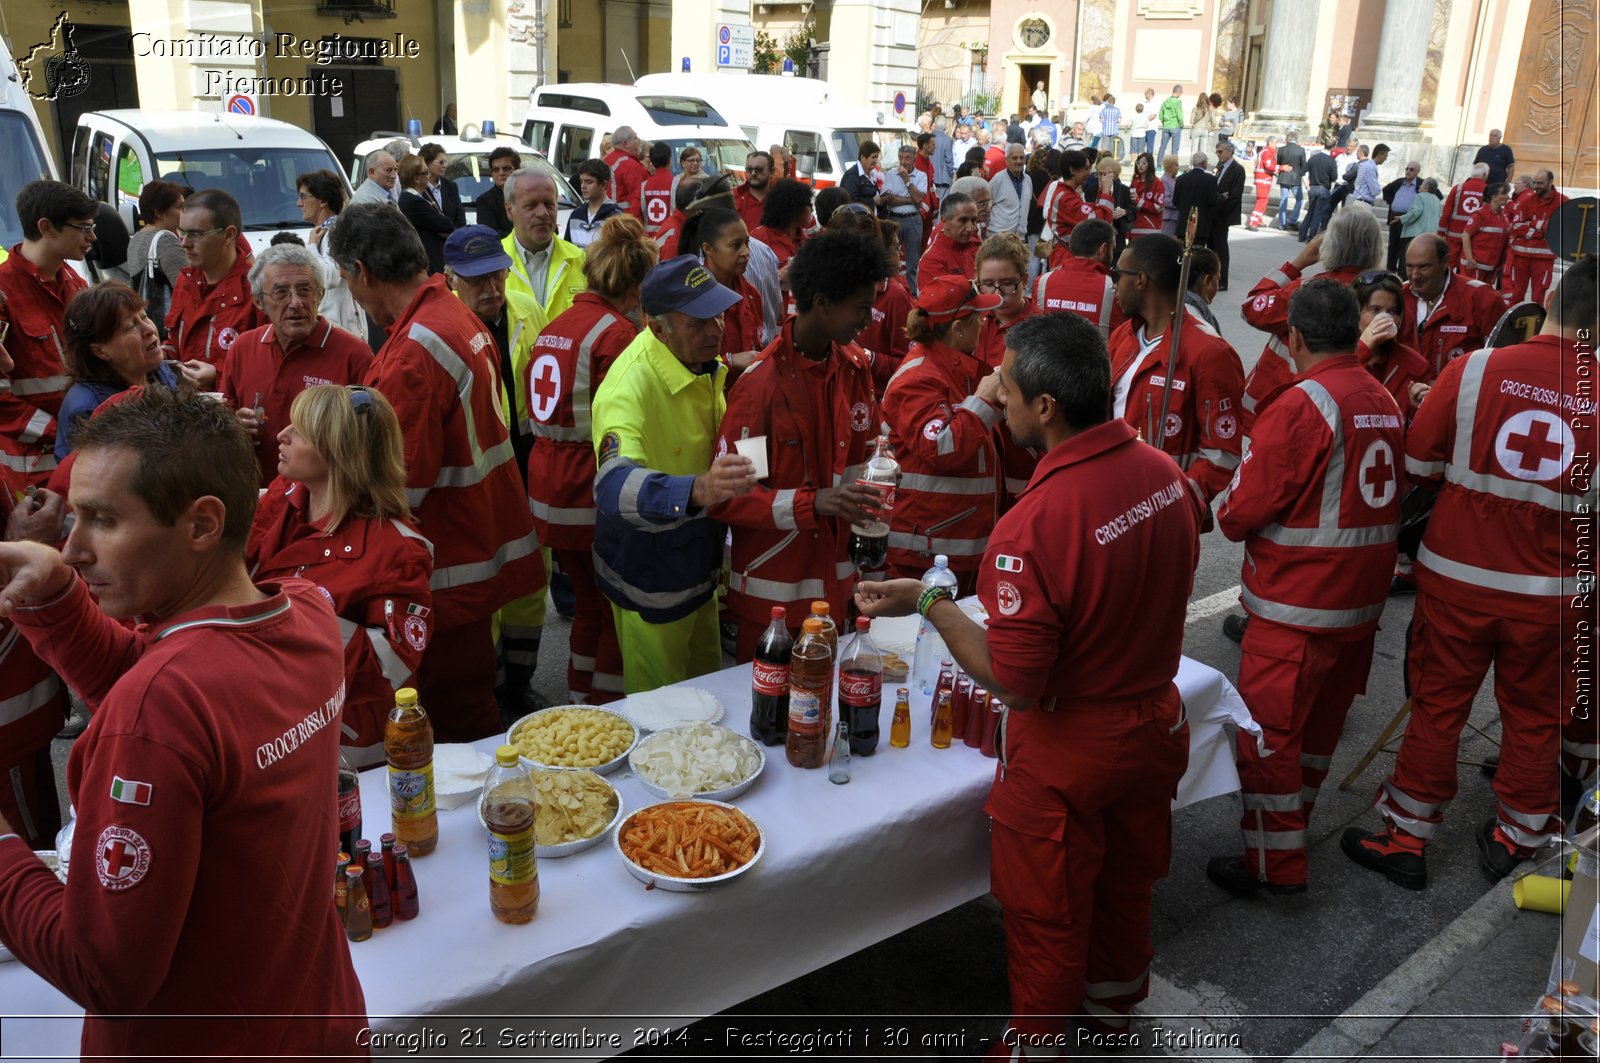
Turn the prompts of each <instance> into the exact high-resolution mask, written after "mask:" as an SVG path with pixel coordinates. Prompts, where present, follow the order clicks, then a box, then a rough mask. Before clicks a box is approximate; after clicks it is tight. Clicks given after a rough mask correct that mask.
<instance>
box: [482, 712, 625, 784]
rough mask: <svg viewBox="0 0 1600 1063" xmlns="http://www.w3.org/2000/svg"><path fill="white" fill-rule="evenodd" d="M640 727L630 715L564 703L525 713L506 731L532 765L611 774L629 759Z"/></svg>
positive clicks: (507, 739) (508, 740)
mask: <svg viewBox="0 0 1600 1063" xmlns="http://www.w3.org/2000/svg"><path fill="white" fill-rule="evenodd" d="M638 741H639V729H638V728H637V727H635V726H634V725H633V724H631V723H629V722H628V720H627V718H626V717H624V716H622V715H621V714H619V713H615V712H611V711H610V710H608V709H597V708H594V707H592V706H589V705H562V706H558V707H556V708H551V709H542V710H540V711H539V712H535V713H532V714H530V715H527V716H524V717H523V718H522V719H520V720H518V721H517V722H516V723H514V724H512V725H511V730H509V731H507V732H506V742H507V743H508V744H509V745H513V746H516V747H517V752H518V753H519V754H521V756H522V762H523V763H524V764H526V765H527V766H528V767H530V768H556V769H561V770H569V769H572V768H587V769H588V770H590V771H593V772H596V773H598V774H600V775H610V774H611V773H612V772H614V771H616V770H617V769H618V768H620V767H622V765H623V762H624V761H626V760H627V759H628V753H629V752H630V751H631V750H632V749H633V747H634V744H635V743H636V742H638Z"/></svg>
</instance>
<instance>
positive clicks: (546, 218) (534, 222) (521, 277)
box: [501, 126, 627, 321]
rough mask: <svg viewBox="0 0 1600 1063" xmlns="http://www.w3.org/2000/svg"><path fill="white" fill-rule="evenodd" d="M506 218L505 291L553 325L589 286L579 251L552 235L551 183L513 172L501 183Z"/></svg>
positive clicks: (553, 200)
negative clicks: (527, 300) (528, 301)
mask: <svg viewBox="0 0 1600 1063" xmlns="http://www.w3.org/2000/svg"><path fill="white" fill-rule="evenodd" d="M623 128H627V127H626V126H624V127H623ZM613 172H615V171H613ZM506 214H508V215H509V216H510V218H511V235H510V236H507V237H506V238H505V240H504V241H502V244H501V246H502V247H504V248H505V252H506V254H508V255H510V256H511V275H510V276H509V277H508V278H507V279H506V287H507V288H509V289H510V290H512V291H521V292H526V293H527V294H529V295H531V296H533V300H534V302H536V303H538V304H539V308H540V309H542V310H543V311H544V312H545V316H546V317H547V318H549V319H550V320H551V321H554V320H555V319H556V318H557V317H559V316H560V315H561V312H562V311H563V310H565V309H567V307H569V306H571V305H572V300H573V299H574V298H576V297H577V294H578V293H579V292H581V291H583V290H584V289H585V288H587V287H588V286H589V282H588V281H587V280H585V279H584V276H583V249H582V248H581V247H578V246H576V245H574V244H570V243H568V242H567V241H565V240H563V239H561V237H559V236H557V235H556V184H555V182H554V181H553V180H551V179H550V176H549V175H548V174H544V173H541V172H539V171H538V170H535V169H532V168H531V167H525V168H523V169H521V170H518V171H517V172H516V173H514V174H512V175H511V176H510V177H509V178H507V179H506Z"/></svg>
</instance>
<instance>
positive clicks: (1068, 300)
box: [1033, 255, 1128, 337]
mask: <svg viewBox="0 0 1600 1063" xmlns="http://www.w3.org/2000/svg"><path fill="white" fill-rule="evenodd" d="M1116 283H1117V282H1116V281H1115V280H1113V279H1112V277H1111V271H1110V270H1108V269H1107V268H1106V267H1105V266H1103V265H1101V264H1100V263H1099V262H1096V261H1095V260H1094V259H1091V258H1073V257H1072V256H1071V255H1068V256H1067V257H1066V258H1065V259H1064V260H1063V261H1062V262H1061V264H1060V265H1054V266H1052V267H1051V269H1050V271H1049V272H1048V273H1046V274H1044V275H1043V276H1042V277H1040V278H1039V279H1038V280H1036V281H1034V282H1033V307H1034V309H1036V310H1039V311H1042V312H1048V311H1057V310H1065V311H1066V312H1067V313H1070V314H1077V315H1078V316H1079V317H1081V318H1083V319H1084V320H1086V321H1088V322H1089V323H1090V324H1092V325H1094V326H1096V327H1097V328H1099V329H1100V335H1101V336H1107V337H1108V336H1110V335H1111V333H1112V331H1113V330H1114V329H1115V328H1116V327H1117V326H1118V325H1120V324H1122V323H1123V322H1124V321H1126V320H1128V315H1126V314H1124V313H1123V312H1122V307H1120V306H1118V305H1117V300H1116V296H1114V295H1113V294H1112V292H1113V290H1114V289H1115V288H1116Z"/></svg>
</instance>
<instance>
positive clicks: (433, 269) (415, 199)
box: [400, 188, 455, 277]
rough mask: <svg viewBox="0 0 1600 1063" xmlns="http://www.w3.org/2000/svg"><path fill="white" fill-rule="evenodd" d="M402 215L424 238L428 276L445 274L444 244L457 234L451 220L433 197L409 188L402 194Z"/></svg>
mask: <svg viewBox="0 0 1600 1063" xmlns="http://www.w3.org/2000/svg"><path fill="white" fill-rule="evenodd" d="M400 213H401V214H404V215H405V216H406V221H408V222H410V223H411V227H412V228H413V229H415V230H417V235H418V236H420V237H421V238H422V249H423V250H424V251H426V252H427V253H428V276H430V277H431V276H433V275H434V274H435V273H443V272H444V242H445V241H446V240H448V239H449V238H450V234H451V233H453V232H455V226H454V225H451V224H450V219H449V218H447V217H445V216H444V212H443V211H441V210H440V209H439V208H438V207H437V206H435V205H434V202H433V197H431V196H427V195H423V194H422V193H420V192H413V191H411V189H409V188H408V189H406V190H405V191H404V192H401V193H400Z"/></svg>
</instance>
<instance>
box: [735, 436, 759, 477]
mask: <svg viewBox="0 0 1600 1063" xmlns="http://www.w3.org/2000/svg"><path fill="white" fill-rule="evenodd" d="M733 449H734V450H737V451H738V452H739V453H740V454H743V455H744V456H745V457H747V458H749V459H750V460H751V461H752V462H753V463H754V464H755V467H756V479H758V480H765V479H766V478H767V437H766V436H751V437H750V438H748V439H738V440H735V441H734V444H733Z"/></svg>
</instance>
